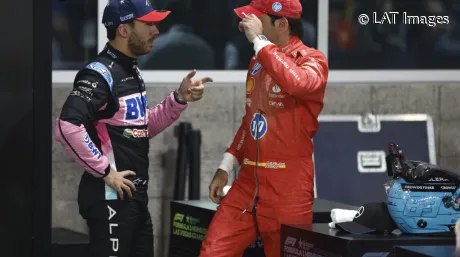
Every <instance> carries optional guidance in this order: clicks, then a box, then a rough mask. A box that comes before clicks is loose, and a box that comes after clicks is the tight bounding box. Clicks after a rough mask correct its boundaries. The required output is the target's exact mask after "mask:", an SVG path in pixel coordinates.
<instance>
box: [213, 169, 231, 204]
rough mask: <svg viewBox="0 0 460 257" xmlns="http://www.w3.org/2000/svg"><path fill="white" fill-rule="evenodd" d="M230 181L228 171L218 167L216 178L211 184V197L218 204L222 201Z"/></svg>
mask: <svg viewBox="0 0 460 257" xmlns="http://www.w3.org/2000/svg"><path fill="white" fill-rule="evenodd" d="M227 183H228V173H227V172H226V171H225V170H221V169H218V170H217V171H216V174H214V178H213V179H212V181H211V184H210V185H209V198H211V200H212V201H213V202H215V203H217V204H219V203H220V200H221V198H222V197H221V195H222V192H223V190H224V187H225V186H226V185H227Z"/></svg>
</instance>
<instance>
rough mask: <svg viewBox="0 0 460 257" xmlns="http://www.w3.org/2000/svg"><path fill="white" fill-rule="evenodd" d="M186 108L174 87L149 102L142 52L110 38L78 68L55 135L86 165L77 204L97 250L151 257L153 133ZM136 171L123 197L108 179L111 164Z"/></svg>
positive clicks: (100, 253) (94, 251)
mask: <svg viewBox="0 0 460 257" xmlns="http://www.w3.org/2000/svg"><path fill="white" fill-rule="evenodd" d="M186 107H187V105H186V104H185V103H181V102H179V101H178V100H177V95H176V93H175V92H171V93H170V94H169V95H167V96H166V98H165V100H164V101H163V102H161V103H160V104H158V105H156V106H154V107H152V108H148V101H147V93H146V91H145V85H144V81H143V79H142V76H141V74H140V71H139V69H138V67H137V63H136V59H133V58H130V57H128V56H126V55H124V54H123V53H121V52H119V51H118V50H117V49H115V48H113V47H112V46H110V44H107V45H106V47H105V49H104V50H103V51H102V52H101V53H100V54H99V55H98V56H97V58H96V59H95V60H94V61H92V62H90V63H89V64H88V65H86V67H85V68H84V69H82V70H81V71H79V72H78V73H77V75H76V78H75V81H74V86H73V90H72V91H71V93H70V95H69V96H68V98H67V100H66V102H65V103H64V106H63V108H62V111H61V114H60V116H59V117H58V118H57V120H56V123H55V136H56V139H57V140H58V141H59V142H60V143H62V145H63V146H64V148H65V149H66V151H67V152H68V153H69V154H70V155H71V156H72V157H73V159H74V160H75V161H77V162H78V163H79V164H80V166H81V167H82V168H83V169H84V170H85V172H84V173H83V175H82V177H81V181H80V185H79V192H78V204H79V209H80V214H81V215H82V216H83V218H85V219H86V220H87V223H88V226H89V233H90V249H91V256H105V257H106V256H118V257H122V256H149V257H151V256H153V229H152V222H151V217H150V213H149V211H148V209H147V204H148V196H147V185H148V181H149V173H148V166H149V158H148V153H149V139H150V138H152V137H154V136H155V135H157V134H158V133H160V132H161V131H163V130H164V129H165V128H167V127H168V126H170V125H171V124H172V123H173V122H174V121H176V120H177V119H178V118H179V116H180V114H181V112H182V111H183V110H184V109H185V108H186ZM111 168H112V169H113V170H115V171H124V170H132V171H134V172H135V173H136V175H135V176H129V177H126V178H127V179H129V180H131V181H132V182H133V183H134V185H135V187H136V191H133V197H132V198H129V197H128V196H127V194H126V193H125V197H124V200H120V199H118V194H117V192H116V191H115V190H113V189H112V188H110V187H109V186H108V185H106V184H105V182H104V180H103V177H105V176H106V175H107V174H108V173H109V172H110V169H111Z"/></svg>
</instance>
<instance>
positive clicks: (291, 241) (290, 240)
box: [284, 236, 297, 246]
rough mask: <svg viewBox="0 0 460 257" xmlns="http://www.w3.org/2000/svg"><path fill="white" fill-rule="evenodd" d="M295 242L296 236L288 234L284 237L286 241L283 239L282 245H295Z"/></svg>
mask: <svg viewBox="0 0 460 257" xmlns="http://www.w3.org/2000/svg"><path fill="white" fill-rule="evenodd" d="M296 242H297V239H296V238H293V237H290V236H288V237H287V238H286V241H284V245H290V246H295V243H296Z"/></svg>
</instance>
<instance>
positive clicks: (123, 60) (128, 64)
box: [102, 43, 137, 70]
mask: <svg viewBox="0 0 460 257" xmlns="http://www.w3.org/2000/svg"><path fill="white" fill-rule="evenodd" d="M102 53H103V54H104V55H106V56H107V57H108V58H110V59H112V60H113V61H114V62H116V63H118V64H120V65H121V66H123V67H124V68H126V69H127V70H132V69H133V67H134V66H137V59H136V58H132V57H129V56H127V55H125V54H124V53H122V52H120V51H118V50H117V49H116V48H115V47H113V46H112V45H110V43H107V44H106V45H105V47H104V50H103V51H102Z"/></svg>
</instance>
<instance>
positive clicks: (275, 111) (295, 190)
mask: <svg viewBox="0 0 460 257" xmlns="http://www.w3.org/2000/svg"><path fill="white" fill-rule="evenodd" d="M235 12H236V13H237V15H238V16H239V17H240V18H242V21H241V22H240V24H239V29H240V31H242V32H244V33H245V35H246V37H247V39H248V40H249V41H250V42H252V43H253V45H254V50H255V55H254V57H253V58H252V60H251V61H250V64H249V70H248V73H247V79H246V114H245V116H244V117H243V120H242V123H241V126H240V128H239V129H238V132H237V134H236V136H235V138H234V140H233V143H232V144H231V146H230V147H229V148H228V149H227V150H226V152H225V153H224V156H223V160H222V163H221V165H220V166H219V169H218V170H217V172H216V174H215V175H214V178H213V180H212V182H211V184H210V186H209V190H210V198H211V199H212V200H213V201H214V202H215V203H218V204H220V206H219V208H218V209H217V212H216V214H215V215H214V218H213V220H212V222H211V224H210V226H209V229H208V232H207V234H206V237H205V239H204V241H203V244H202V247H201V251H200V256H201V257H224V256H225V257H233V256H242V254H243V252H244V251H245V249H246V248H247V247H248V246H249V245H250V244H251V243H252V242H254V241H255V240H256V238H257V236H258V235H260V236H261V237H262V241H263V245H264V251H265V255H266V256H267V257H275V256H280V227H281V224H283V223H284V224H310V223H312V214H313V212H312V207H313V201H314V168H313V160H312V154H313V142H312V138H313V136H314V135H315V133H316V131H317V130H318V116H319V114H320V112H321V110H322V108H323V98H324V93H325V90H326V83H327V78H328V69H329V68H328V64H327V60H326V58H325V56H324V55H323V54H322V53H321V52H320V51H318V50H316V49H313V48H310V47H307V46H305V45H304V44H303V43H302V42H301V40H300V39H299V38H301V33H302V27H301V25H300V17H301V13H302V6H301V4H300V2H299V0H253V1H252V2H251V4H250V5H248V6H243V7H240V8H237V9H235ZM238 167H239V168H240V173H239V176H238V178H237V179H236V180H235V181H234V182H233V184H232V187H231V189H230V190H229V192H228V194H227V195H225V197H223V198H221V193H222V191H223V187H224V186H226V185H227V183H228V174H229V173H230V172H232V171H233V170H235V169H237V168H238ZM221 200H222V201H221Z"/></svg>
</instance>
